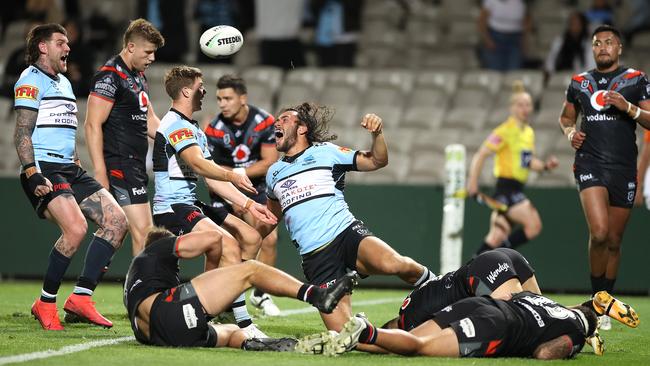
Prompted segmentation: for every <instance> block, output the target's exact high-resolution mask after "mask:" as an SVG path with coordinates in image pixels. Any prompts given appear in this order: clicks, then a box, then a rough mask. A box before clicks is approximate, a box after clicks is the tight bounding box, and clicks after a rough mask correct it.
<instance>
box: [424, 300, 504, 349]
mask: <svg viewBox="0 0 650 366" xmlns="http://www.w3.org/2000/svg"><path fill="white" fill-rule="evenodd" d="M433 320H434V321H435V322H436V324H438V326H440V328H443V329H444V328H449V327H451V328H452V329H453V330H454V333H456V338H458V348H459V353H460V354H459V355H460V356H461V357H495V356H500V355H502V352H503V350H504V348H505V343H506V342H505V338H506V336H507V328H508V319H507V318H506V316H505V314H504V313H503V311H501V309H500V308H499V307H498V306H496V305H495V304H494V301H493V300H492V299H490V298H488V297H469V298H467V299H463V300H460V301H458V302H457V303H455V304H453V305H450V306H448V307H446V308H444V309H443V310H441V311H439V312H437V313H436V314H435V315H434V316H433Z"/></svg>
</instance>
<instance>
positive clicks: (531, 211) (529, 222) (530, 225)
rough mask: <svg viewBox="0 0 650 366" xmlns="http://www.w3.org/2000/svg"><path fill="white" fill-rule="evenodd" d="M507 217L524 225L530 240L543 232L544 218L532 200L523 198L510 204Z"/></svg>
mask: <svg viewBox="0 0 650 366" xmlns="http://www.w3.org/2000/svg"><path fill="white" fill-rule="evenodd" d="M506 217H508V220H510V221H511V222H514V223H516V224H519V225H521V226H522V227H523V230H524V233H525V234H526V238H528V240H532V239H534V238H536V237H537V236H538V235H539V233H541V232H542V219H541V218H540V217H539V212H537V209H536V208H535V206H533V204H532V203H531V202H530V200H523V201H521V202H519V203H517V204H515V205H512V206H510V208H509V209H508V212H506Z"/></svg>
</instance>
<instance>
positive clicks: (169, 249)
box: [124, 237, 181, 341]
mask: <svg viewBox="0 0 650 366" xmlns="http://www.w3.org/2000/svg"><path fill="white" fill-rule="evenodd" d="M180 240H181V237H178V238H177V237H169V238H164V239H160V240H157V241H155V242H153V243H151V244H149V245H148V246H147V247H146V248H145V249H144V250H143V251H142V253H140V254H139V255H138V256H137V257H135V258H133V260H132V261H131V266H130V267H129V271H128V273H127V274H126V280H125V281H124V306H126V310H127V312H128V314H129V319H130V320H131V327H132V328H133V332H134V333H135V335H136V337H138V336H141V334H140V332H139V331H138V329H137V326H136V324H135V316H136V314H137V309H138V306H139V305H140V303H141V302H142V300H144V299H146V298H147V297H149V296H150V295H152V294H155V293H156V292H161V291H164V290H166V289H169V288H172V287H176V286H178V285H180V284H181V282H180V278H179V276H178V272H179V267H178V260H179V258H178V254H177V246H178V242H179V241H180ZM145 341H146V340H145Z"/></svg>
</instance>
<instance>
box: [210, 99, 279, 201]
mask: <svg viewBox="0 0 650 366" xmlns="http://www.w3.org/2000/svg"><path fill="white" fill-rule="evenodd" d="M274 122H275V119H274V118H273V116H272V115H270V114H269V113H268V112H267V111H265V110H263V109H260V108H257V107H255V106H253V105H250V104H249V105H248V117H246V121H244V123H243V124H241V125H240V126H235V125H234V124H232V123H231V122H229V121H227V120H226V119H224V117H223V114H221V113H219V115H218V116H217V117H216V118H215V119H214V120H213V121H212V122H210V124H209V125H208V126H206V128H205V134H206V135H207V136H208V147H209V149H210V152H211V153H212V157H213V158H214V161H215V163H217V164H219V165H223V166H229V167H233V168H246V167H248V166H250V165H251V164H253V163H255V162H256V161H258V160H260V159H261V155H262V154H261V151H262V145H263V144H275V134H274V131H273V123H274ZM264 178H265V177H264V176H261V177H256V178H253V179H251V181H252V183H253V185H254V186H255V188H256V189H257V190H258V191H264V189H265V186H264V184H265V183H264Z"/></svg>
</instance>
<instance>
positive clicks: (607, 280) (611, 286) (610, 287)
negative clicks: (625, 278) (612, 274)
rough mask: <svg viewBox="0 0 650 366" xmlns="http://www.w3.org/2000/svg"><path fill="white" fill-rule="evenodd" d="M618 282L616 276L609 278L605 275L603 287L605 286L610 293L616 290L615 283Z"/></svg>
mask: <svg viewBox="0 0 650 366" xmlns="http://www.w3.org/2000/svg"><path fill="white" fill-rule="evenodd" d="M615 283H616V278H607V277H605V278H604V279H603V287H604V288H605V291H607V292H609V293H610V294H611V293H612V292H613V291H614V284H615Z"/></svg>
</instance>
